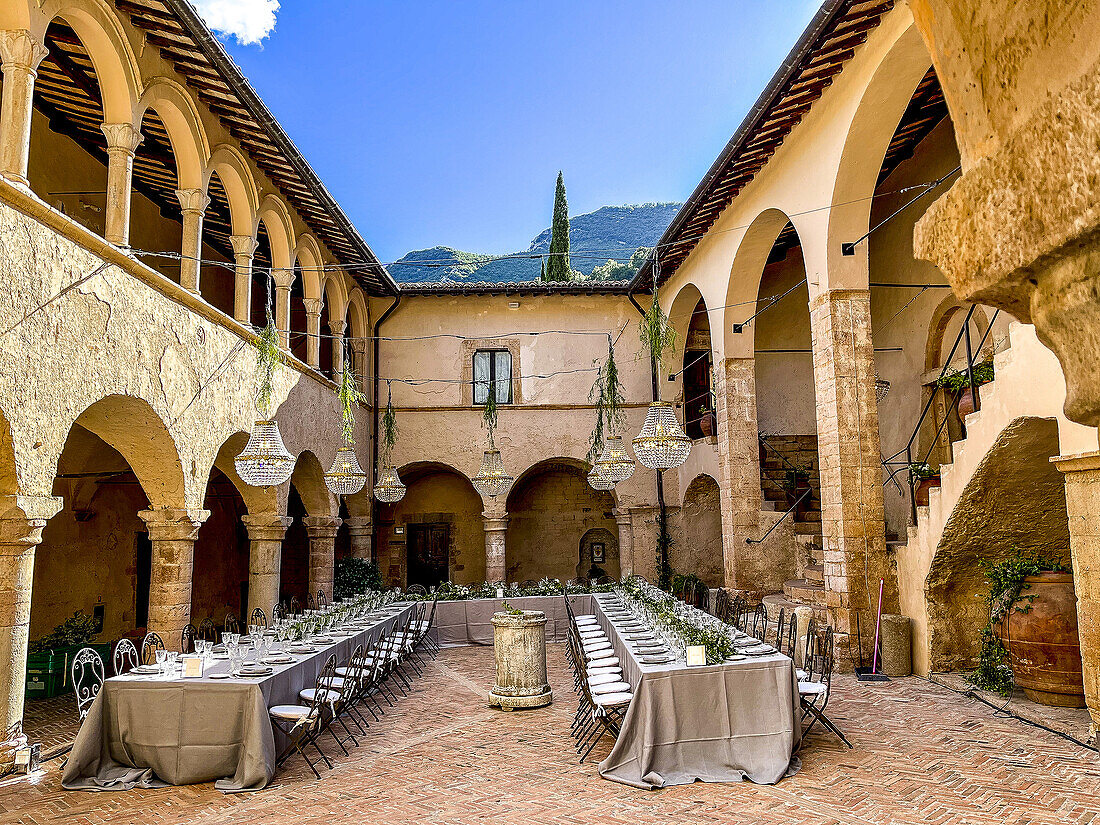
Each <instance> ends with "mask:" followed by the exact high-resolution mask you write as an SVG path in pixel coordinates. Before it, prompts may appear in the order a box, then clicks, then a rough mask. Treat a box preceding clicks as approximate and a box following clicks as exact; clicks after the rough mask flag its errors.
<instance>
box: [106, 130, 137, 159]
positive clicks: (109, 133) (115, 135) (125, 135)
mask: <svg viewBox="0 0 1100 825" xmlns="http://www.w3.org/2000/svg"><path fill="white" fill-rule="evenodd" d="M99 129H100V131H101V132H103V136H104V137H105V138H107V151H108V152H111V151H116V152H124V153H125V154H126V155H128V156H129V157H131V158H132V157H133V156H134V153H135V152H136V151H137V148H138V146H139V145H141V141H142V140H143V139H144V138H143V136H142V134H141V132H140V131H139V130H137V129H135V128H134V125H133V124H132V123H103V124H100V127H99Z"/></svg>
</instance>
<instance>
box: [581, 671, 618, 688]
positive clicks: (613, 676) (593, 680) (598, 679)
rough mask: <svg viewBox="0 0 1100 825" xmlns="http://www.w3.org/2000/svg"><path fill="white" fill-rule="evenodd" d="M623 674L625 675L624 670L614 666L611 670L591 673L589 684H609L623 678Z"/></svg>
mask: <svg viewBox="0 0 1100 825" xmlns="http://www.w3.org/2000/svg"><path fill="white" fill-rule="evenodd" d="M622 675H623V672H622V670H620V669H619V668H613V669H611V670H609V671H608V672H607V673H595V674H591V675H589V677H588V684H589V685H590V686H592V685H607V684H610V683H611V682H618V681H620V680H621V678H622Z"/></svg>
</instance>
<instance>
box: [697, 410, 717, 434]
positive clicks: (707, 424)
mask: <svg viewBox="0 0 1100 825" xmlns="http://www.w3.org/2000/svg"><path fill="white" fill-rule="evenodd" d="M699 429H700V430H702V432H703V435H704V436H706V437H707V438H710V437H711V436H712V435H714V430H715V419H714V413H713V412H712V411H710V410H707V411H706V412H704V413H703V414H702V416H700V418H699Z"/></svg>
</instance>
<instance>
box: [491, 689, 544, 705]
mask: <svg viewBox="0 0 1100 825" xmlns="http://www.w3.org/2000/svg"><path fill="white" fill-rule="evenodd" d="M553 701H554V692H553V691H552V690H550V686H549V685H547V686H546V692H545V693H538V694H535V695H534V696H506V695H504V694H502V693H493V692H492V691H490V692H489V704H490V706H492V707H499V708H500V709H501V710H515V709H516V708H544V707H546V706H547V705H549V704H550V703H551V702H553Z"/></svg>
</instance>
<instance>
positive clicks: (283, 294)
mask: <svg viewBox="0 0 1100 825" xmlns="http://www.w3.org/2000/svg"><path fill="white" fill-rule="evenodd" d="M271 275H272V277H273V278H274V280H275V326H277V327H278V328H279V344H280V346H282V348H283V349H286V350H289V349H290V287H291V285H292V284H293V283H294V270H293V269H276V270H273V271H272V273H271Z"/></svg>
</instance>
